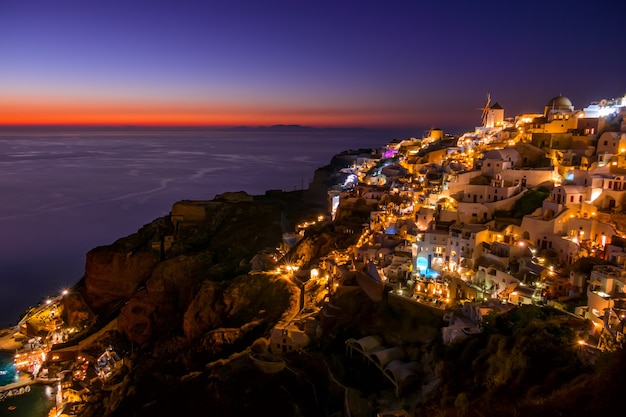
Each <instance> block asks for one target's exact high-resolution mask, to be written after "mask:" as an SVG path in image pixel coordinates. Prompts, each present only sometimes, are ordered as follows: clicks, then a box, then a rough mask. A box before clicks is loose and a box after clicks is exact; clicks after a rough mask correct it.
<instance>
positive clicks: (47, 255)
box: [0, 129, 411, 328]
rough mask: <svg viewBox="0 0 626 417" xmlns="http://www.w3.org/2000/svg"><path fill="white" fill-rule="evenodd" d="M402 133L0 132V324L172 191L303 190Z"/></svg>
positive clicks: (171, 198)
mask: <svg viewBox="0 0 626 417" xmlns="http://www.w3.org/2000/svg"><path fill="white" fill-rule="evenodd" d="M410 135H411V133H406V134H404V132H392V131H380V130H376V131H367V130H339V129H337V130H317V129H302V130H291V131H276V130H269V129H251V130H245V131H232V130H231V131H140V132H137V131H123V132H122V131H115V132H111V131H108V132H107V131H66V132H0V202H1V204H0V230H1V232H0V328H2V327H5V326H7V325H8V324H11V323H15V322H16V321H17V319H18V317H19V315H20V314H21V313H22V312H24V310H25V309H26V308H27V307H28V306H30V305H34V304H36V303H37V302H38V301H39V300H41V299H42V298H44V297H46V296H49V295H53V294H58V293H59V292H60V291H62V289H63V288H64V287H67V286H70V285H72V284H74V283H75V282H77V281H78V280H79V279H80V278H81V277H82V275H83V271H84V262H85V254H86V252H87V251H88V250H89V249H91V248H93V247H96V246H99V245H106V244H110V243H112V242H114V241H115V240H116V239H118V238H120V237H123V236H126V235H128V234H130V233H133V232H135V231H137V230H138V229H139V228H140V227H141V226H142V225H144V224H146V223H149V222H150V221H152V220H154V219H155V218H157V217H159V216H163V215H166V214H167V213H169V211H170V209H171V206H172V204H173V203H174V202H176V201H178V200H181V199H212V198H214V197H215V195H216V194H219V193H222V192H225V191H240V190H243V191H247V192H248V193H250V194H262V193H264V192H265V190H268V189H283V190H286V191H290V190H294V189H300V188H302V187H303V186H304V187H306V186H307V185H308V183H309V181H310V180H311V179H312V177H313V173H314V171H315V169H316V168H318V167H320V166H323V165H326V164H327V163H328V162H330V159H331V157H332V156H333V155H335V154H337V153H339V152H340V151H343V150H346V149H356V148H369V147H379V146H381V145H383V144H385V143H387V142H389V141H390V140H392V139H396V138H397V139H402V138H405V137H409V136H410Z"/></svg>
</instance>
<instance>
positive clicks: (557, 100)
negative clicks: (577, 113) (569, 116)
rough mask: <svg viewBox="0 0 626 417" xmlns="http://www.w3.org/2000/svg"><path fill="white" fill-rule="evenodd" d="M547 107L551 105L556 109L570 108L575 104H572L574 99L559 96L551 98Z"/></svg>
mask: <svg viewBox="0 0 626 417" xmlns="http://www.w3.org/2000/svg"><path fill="white" fill-rule="evenodd" d="M546 107H549V108H551V109H555V110H570V109H573V108H574V105H573V104H572V101H571V100H570V99H569V98H567V97H563V96H558V97H554V98H553V99H552V100H550V101H549V102H548V104H547V105H546Z"/></svg>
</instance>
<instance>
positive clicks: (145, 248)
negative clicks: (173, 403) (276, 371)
mask: <svg viewBox="0 0 626 417" xmlns="http://www.w3.org/2000/svg"><path fill="white" fill-rule="evenodd" d="M231 197H232V196H230V195H226V196H222V197H221V198H220V199H219V201H218V200H215V201H210V202H205V203H203V202H179V203H177V205H176V210H174V211H176V213H173V214H176V215H172V216H168V217H164V218H160V219H156V220H155V221H154V222H152V223H150V224H147V225H145V226H144V227H142V228H141V229H140V230H139V231H138V232H137V233H135V234H133V235H130V236H128V237H126V238H123V239H119V240H118V241H116V242H115V243H113V244H112V245H109V246H102V247H98V248H95V249H93V250H91V251H90V252H89V253H88V254H87V263H86V267H85V277H84V291H83V294H82V295H83V298H84V299H85V301H86V302H87V304H88V305H89V307H90V308H91V309H92V310H93V311H94V312H95V313H96V314H97V315H100V316H106V317H116V322H117V331H118V332H119V334H120V335H121V336H122V337H123V338H124V339H125V340H126V341H127V342H129V346H130V344H132V345H133V346H134V349H133V351H134V354H133V355H131V352H125V354H126V356H127V359H128V362H129V363H131V364H132V365H131V366H130V367H128V369H127V370H126V371H125V372H126V373H125V376H124V377H123V379H122V380H120V381H118V383H117V385H116V387H115V388H113V389H110V390H102V391H99V392H98V393H96V394H94V395H93V396H92V399H91V400H90V404H89V405H88V407H87V408H86V409H85V411H84V415H87V416H89V415H126V414H125V413H126V411H128V410H129V408H133V407H134V405H133V404H134V403H135V402H148V401H155V400H158V397H159V395H161V394H162V392H164V391H165V390H167V389H168V386H171V384H172V381H179V378H182V377H183V376H184V375H186V374H188V373H189V372H193V371H194V370H202V368H203V366H204V364H206V363H207V362H210V361H213V360H216V359H219V358H222V357H227V356H229V355H231V354H232V353H235V352H238V351H241V350H245V349H246V348H247V347H248V346H250V345H251V344H252V342H253V341H254V340H255V339H257V338H259V337H262V336H264V335H266V334H267V333H268V331H269V330H270V329H271V328H272V327H273V326H274V325H275V324H276V323H277V322H278V321H279V320H281V319H282V318H283V315H286V316H289V314H290V313H293V311H294V309H295V311H297V308H298V306H299V297H300V294H299V289H298V288H297V287H295V286H293V285H292V284H290V283H289V282H288V281H285V280H283V279H281V278H279V277H277V276H274V275H269V274H263V273H255V274H248V273H247V272H248V271H249V269H250V260H251V259H252V258H253V257H254V256H255V254H257V253H259V252H260V251H262V250H263V249H266V248H275V247H276V246H277V245H278V244H280V242H281V240H282V233H283V229H282V224H284V222H285V219H294V220H295V219H297V218H298V217H299V216H300V214H299V210H300V209H301V208H302V205H301V204H302V203H301V201H300V197H299V196H297V197H294V196H293V195H281V193H273V194H272V195H271V196H265V197H255V198H254V201H250V200H252V197H249V198H248V197H246V198H243V197H242V195H241V193H237V195H236V197H237V198H231ZM190 204H191V205H190ZM168 236H171V237H168ZM166 237H168V238H167V239H169V241H170V242H171V245H167V246H165V245H164V244H163V243H162V242H163V241H165V238H166ZM155 361H157V362H158V364H159V366H157V365H156V364H155ZM120 395H121V396H123V397H124V398H120V397H119V396H120ZM102 405H105V410H106V411H105V412H102ZM124 410H126V411H124ZM120 413H121V414H120Z"/></svg>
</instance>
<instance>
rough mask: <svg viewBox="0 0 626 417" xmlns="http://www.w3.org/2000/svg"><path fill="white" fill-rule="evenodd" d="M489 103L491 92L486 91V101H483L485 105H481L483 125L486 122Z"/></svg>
mask: <svg viewBox="0 0 626 417" xmlns="http://www.w3.org/2000/svg"><path fill="white" fill-rule="evenodd" d="M490 104H491V93H487V103H485V107H483V114H482V117H481V119H482V121H483V126H484V125H485V124H486V122H487V114H488V113H489V105H490Z"/></svg>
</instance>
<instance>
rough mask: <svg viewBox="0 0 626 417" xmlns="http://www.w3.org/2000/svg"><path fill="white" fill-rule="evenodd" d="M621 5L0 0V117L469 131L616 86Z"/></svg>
mask: <svg viewBox="0 0 626 417" xmlns="http://www.w3.org/2000/svg"><path fill="white" fill-rule="evenodd" d="M624 16H626V2H624V1H622V0H596V1H593V2H591V1H579V0H572V1H567V2H557V1H550V0H545V1H524V2H521V1H520V2H510V1H505V0H501V1H480V0H474V1H455V0H449V1H432V2H424V1H395V0H385V1H382V0H381V1H366V0H360V1H340V0H335V1H324V0H315V1H311V0H308V1H299V0H291V1H273V0H264V1H237V0H233V1H223V0H222V1H213V0H204V1H185V0H176V1H159V0H149V1H142V0H133V1H128V0H124V1H119V0H107V1H89V0H81V1H64V0H55V1H50V0H45V1H40V0H26V1H25V0H0V125H31V124H32V125H42V124H43V125H66V124H79V125H97V126H102V125H114V126H119V125H122V126H126V125H155V126H162V125H185V126H240V125H247V126H261V125H274V124H301V125H307V126H317V127H335V126H350V127H441V128H444V129H451V130H453V129H455V128H465V127H467V128H470V129H471V128H473V127H474V126H476V125H478V124H480V115H481V112H480V110H479V109H481V108H482V107H483V106H484V104H485V101H486V96H487V93H490V94H491V98H492V104H493V103H494V102H496V101H497V102H498V103H500V104H501V105H502V106H503V107H504V108H505V115H506V116H514V115H516V114H520V113H524V112H541V111H543V106H544V105H545V104H546V103H547V102H548V101H549V100H550V99H551V98H552V97H555V96H558V95H564V96H567V97H569V98H570V99H571V100H572V102H573V104H574V106H575V107H576V108H582V107H584V106H586V105H587V104H589V103H590V102H592V101H598V100H600V99H602V98H614V97H619V96H622V95H623V94H625V93H626V76H625V74H626V53H624V24H623V17H624Z"/></svg>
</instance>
